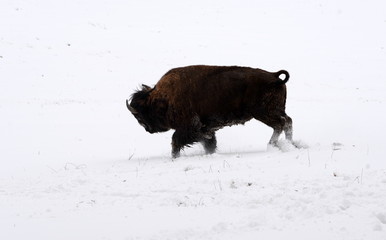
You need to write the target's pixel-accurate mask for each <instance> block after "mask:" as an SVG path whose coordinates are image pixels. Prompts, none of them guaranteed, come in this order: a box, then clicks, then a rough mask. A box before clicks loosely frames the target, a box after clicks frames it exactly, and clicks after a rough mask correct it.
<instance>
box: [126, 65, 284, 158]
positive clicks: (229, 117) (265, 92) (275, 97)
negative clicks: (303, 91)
mask: <svg viewBox="0 0 386 240" xmlns="http://www.w3.org/2000/svg"><path fill="white" fill-rule="evenodd" d="M281 75H284V76H285V77H284V79H281V78H279V77H280V76H281ZM288 79H289V74H288V72H287V71H285V70H280V71H278V72H267V71H264V70H261V69H257V68H249V67H237V66H233V67H221V66H188V67H181V68H174V69H172V70H170V71H169V72H167V73H166V74H165V75H164V76H163V77H162V78H161V79H160V80H159V81H158V83H157V84H156V85H155V86H154V87H153V88H151V87H149V86H146V85H142V89H140V90H138V91H136V92H135V93H134V94H133V95H132V97H131V102H130V103H129V100H126V105H127V108H128V109H129V110H130V112H131V113H132V114H133V115H134V117H135V118H136V119H137V120H138V123H139V124H140V125H141V126H142V127H144V128H145V129H146V131H147V132H149V133H157V132H165V131H168V130H170V129H175V132H174V134H173V137H172V156H173V158H176V157H178V156H179V155H180V150H181V149H183V148H184V147H185V146H189V145H191V144H193V143H195V142H201V143H202V144H203V146H204V148H205V151H206V153H214V152H215V150H216V145H217V141H216V136H215V132H216V131H217V130H219V129H221V128H223V127H225V126H231V125H235V124H244V123H245V122H247V121H249V120H251V119H252V118H254V119H257V120H259V121H261V122H263V123H265V124H266V125H268V126H270V127H272V128H273V130H274V131H273V135H272V137H271V139H270V140H269V144H271V145H274V146H277V143H278V138H279V135H280V134H281V133H282V131H283V130H284V132H285V136H286V139H287V140H289V141H291V142H292V120H291V118H290V117H289V116H288V115H287V114H286V113H285V104H286V86H285V83H286V82H287V81H288Z"/></svg>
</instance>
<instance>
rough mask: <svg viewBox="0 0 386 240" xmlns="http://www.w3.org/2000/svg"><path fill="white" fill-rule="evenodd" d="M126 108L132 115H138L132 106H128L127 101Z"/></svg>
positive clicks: (127, 102) (127, 101)
mask: <svg viewBox="0 0 386 240" xmlns="http://www.w3.org/2000/svg"><path fill="white" fill-rule="evenodd" d="M126 107H127V109H129V111H130V112H131V113H132V114H137V113H138V111H137V110H135V109H134V108H133V107H132V106H130V104H129V100H127V99H126Z"/></svg>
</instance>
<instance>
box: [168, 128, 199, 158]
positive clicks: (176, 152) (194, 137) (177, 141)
mask: <svg viewBox="0 0 386 240" xmlns="http://www.w3.org/2000/svg"><path fill="white" fill-rule="evenodd" d="M198 141H199V136H198V132H197V130H196V129H194V128H181V129H176V131H175V132H174V134H173V137H172V157H173V158H177V157H179V156H180V151H181V149H183V148H184V147H185V146H188V145H190V144H193V143H195V142H198Z"/></svg>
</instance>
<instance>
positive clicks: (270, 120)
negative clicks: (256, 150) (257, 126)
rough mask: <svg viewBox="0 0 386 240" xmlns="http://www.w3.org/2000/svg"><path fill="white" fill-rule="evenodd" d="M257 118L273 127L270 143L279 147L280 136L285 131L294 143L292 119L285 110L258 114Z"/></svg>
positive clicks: (288, 138)
mask: <svg viewBox="0 0 386 240" xmlns="http://www.w3.org/2000/svg"><path fill="white" fill-rule="evenodd" d="M255 118H256V119H257V120H259V121H261V122H263V123H265V124H266V125H268V126H270V127H272V128H273V134H272V136H271V139H270V140H269V145H272V146H275V147H277V146H278V141H279V136H280V134H281V133H282V132H283V131H284V133H285V136H286V139H287V140H288V141H290V142H291V143H292V119H291V118H290V117H289V116H287V114H286V113H285V112H284V111H283V112H282V111H277V112H270V113H266V114H258V115H257V116H255Z"/></svg>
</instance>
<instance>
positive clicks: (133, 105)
mask: <svg viewBox="0 0 386 240" xmlns="http://www.w3.org/2000/svg"><path fill="white" fill-rule="evenodd" d="M153 90H154V88H150V87H148V86H146V85H142V89H141V90H138V91H136V92H135V93H134V94H133V95H132V96H131V102H130V104H129V103H128V101H126V105H127V108H128V109H129V110H130V112H131V113H132V114H133V115H134V117H135V118H136V119H137V121H138V123H139V124H140V125H141V126H142V127H144V128H145V130H146V131H147V132H149V133H156V132H166V131H168V130H169V129H170V128H169V127H168V126H167V125H166V124H165V121H164V117H163V116H165V112H166V110H167V103H166V102H165V101H163V100H156V99H152V98H151V96H150V95H151V92H152V91H153Z"/></svg>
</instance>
